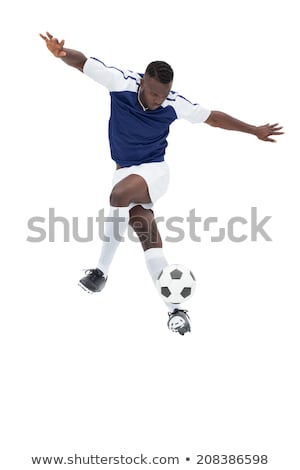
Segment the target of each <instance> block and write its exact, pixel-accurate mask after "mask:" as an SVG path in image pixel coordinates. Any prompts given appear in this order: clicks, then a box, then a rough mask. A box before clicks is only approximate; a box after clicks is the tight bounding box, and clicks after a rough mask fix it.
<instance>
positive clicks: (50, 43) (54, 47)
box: [40, 32, 67, 57]
mask: <svg viewBox="0 0 300 470" xmlns="http://www.w3.org/2000/svg"><path fill="white" fill-rule="evenodd" d="M40 36H41V38H42V39H44V41H45V43H46V46H47V47H48V49H49V51H50V52H52V54H53V55H54V56H55V57H65V56H66V55H67V53H66V52H65V51H64V50H63V47H64V44H65V41H64V39H63V40H62V41H60V42H59V41H58V39H56V38H54V37H53V36H52V34H50V33H48V32H47V33H46V36H44V35H43V34H40Z"/></svg>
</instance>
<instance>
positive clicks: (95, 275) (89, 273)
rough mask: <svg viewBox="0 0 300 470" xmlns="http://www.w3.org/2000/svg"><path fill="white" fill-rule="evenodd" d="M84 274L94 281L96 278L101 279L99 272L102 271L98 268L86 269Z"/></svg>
mask: <svg viewBox="0 0 300 470" xmlns="http://www.w3.org/2000/svg"><path fill="white" fill-rule="evenodd" d="M83 271H84V274H86V275H87V276H89V277H90V279H91V280H92V281H95V280H96V279H99V277H100V276H99V272H98V271H100V270H99V269H98V268H96V269H84V270H83Z"/></svg>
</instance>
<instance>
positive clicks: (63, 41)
mask: <svg viewBox="0 0 300 470" xmlns="http://www.w3.org/2000/svg"><path fill="white" fill-rule="evenodd" d="M59 45H60V46H61V47H64V45H65V40H64V39H62V40H61V41H60V43H59Z"/></svg>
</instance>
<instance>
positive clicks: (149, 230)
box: [129, 205, 191, 335]
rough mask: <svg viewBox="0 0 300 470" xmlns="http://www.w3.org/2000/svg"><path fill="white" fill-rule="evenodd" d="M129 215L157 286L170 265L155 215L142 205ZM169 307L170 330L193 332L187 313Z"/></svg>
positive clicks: (169, 305) (132, 210) (135, 207)
mask: <svg viewBox="0 0 300 470" xmlns="http://www.w3.org/2000/svg"><path fill="white" fill-rule="evenodd" d="M129 213H130V219H129V224H130V226H131V227H132V228H133V230H134V231H135V232H136V234H137V236H138V238H139V240H140V242H141V245H142V247H143V250H144V254H145V261H146V265H147V268H148V271H149V273H150V275H151V277H152V280H153V282H154V284H155V283H156V280H157V278H158V276H159V274H160V272H161V271H162V269H163V268H164V267H165V266H167V264H168V263H167V260H166V258H165V256H164V253H163V249H162V240H161V235H160V233H159V230H158V227H157V224H156V221H155V218H154V213H153V211H152V210H151V209H145V208H144V207H142V206H141V205H137V206H134V207H133V208H132V209H130V212H129ZM167 306H168V308H169V320H168V327H169V328H170V330H172V331H175V332H178V333H180V334H181V335H183V334H184V333H186V332H188V331H191V326H190V319H189V316H188V315H187V311H186V310H183V309H182V308H181V306H180V305H178V304H172V303H168V304H167Z"/></svg>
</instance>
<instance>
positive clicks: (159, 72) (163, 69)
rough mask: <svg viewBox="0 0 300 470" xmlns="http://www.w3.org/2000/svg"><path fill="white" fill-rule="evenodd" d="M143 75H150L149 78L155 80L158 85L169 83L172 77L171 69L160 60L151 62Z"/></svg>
mask: <svg viewBox="0 0 300 470" xmlns="http://www.w3.org/2000/svg"><path fill="white" fill-rule="evenodd" d="M145 73H147V74H148V75H150V77H152V78H155V79H156V80H158V81H159V82H160V83H170V82H171V81H172V80H173V77H174V72H173V69H172V67H171V66H170V65H169V64H167V62H163V61H162V60H155V61H154V62H151V63H150V64H149V65H148V67H147V68H146V72H145Z"/></svg>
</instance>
